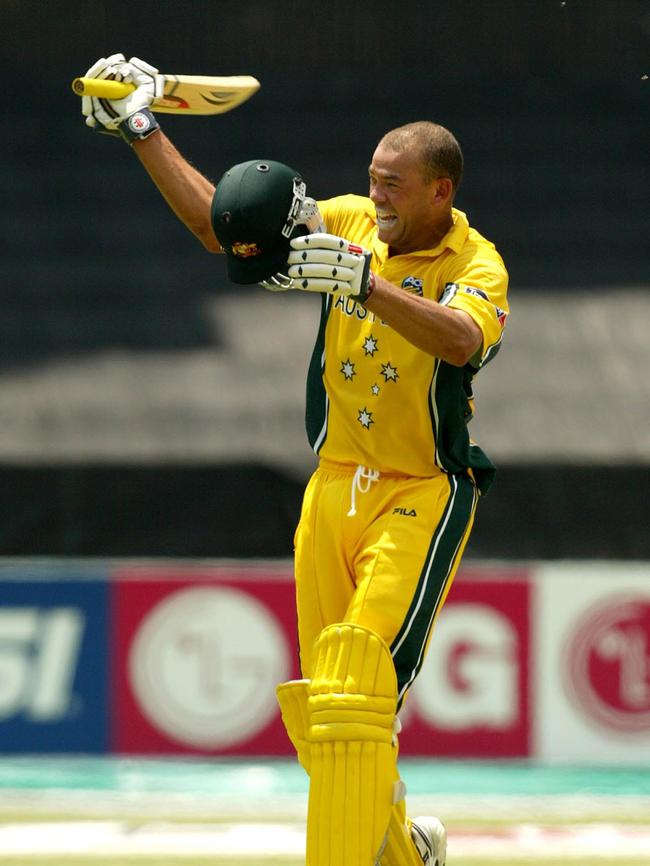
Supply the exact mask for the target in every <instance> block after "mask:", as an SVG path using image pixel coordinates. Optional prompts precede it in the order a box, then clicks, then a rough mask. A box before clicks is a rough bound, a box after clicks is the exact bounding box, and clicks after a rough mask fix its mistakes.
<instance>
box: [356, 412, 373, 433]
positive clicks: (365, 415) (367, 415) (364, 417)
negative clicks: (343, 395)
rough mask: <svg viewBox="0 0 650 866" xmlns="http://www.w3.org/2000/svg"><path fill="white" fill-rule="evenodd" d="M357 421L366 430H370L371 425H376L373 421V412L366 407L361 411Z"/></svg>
mask: <svg viewBox="0 0 650 866" xmlns="http://www.w3.org/2000/svg"><path fill="white" fill-rule="evenodd" d="M357 421H358V422H359V424H361V426H362V427H365V428H366V430H370V425H371V424H374V423H375V422H374V421H373V420H372V412H368V410H367V409H366V408H365V407H364V408H363V409H359V414H358V416H357Z"/></svg>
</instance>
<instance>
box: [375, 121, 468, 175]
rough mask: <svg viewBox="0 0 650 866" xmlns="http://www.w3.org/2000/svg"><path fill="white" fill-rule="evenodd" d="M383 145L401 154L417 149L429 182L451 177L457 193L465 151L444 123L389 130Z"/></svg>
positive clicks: (425, 123) (420, 124)
mask: <svg viewBox="0 0 650 866" xmlns="http://www.w3.org/2000/svg"><path fill="white" fill-rule="evenodd" d="M379 144H380V145H383V146H384V147H387V148H389V150H394V151H396V152H397V153H401V152H403V151H405V150H411V149H413V148H415V149H417V150H418V151H419V154H420V159H421V162H422V168H423V170H424V180H425V182H426V183H431V181H433V180H435V179H436V178H438V177H448V178H449V179H450V180H451V182H452V184H453V188H454V192H456V190H457V189H458V187H459V186H460V181H461V178H462V176H463V153H462V151H461V149H460V145H459V144H458V142H457V141H456V139H455V137H454V136H453V135H452V134H451V132H449V130H448V129H445V127H444V126H440V125H439V124H437V123H432V122H431V121H429V120H418V121H416V122H415V123H407V124H406V125H405V126H398V127H397V128H396V129H392V130H391V131H390V132H387V133H386V135H385V136H384V137H383V138H382V139H381V141H380V142H379Z"/></svg>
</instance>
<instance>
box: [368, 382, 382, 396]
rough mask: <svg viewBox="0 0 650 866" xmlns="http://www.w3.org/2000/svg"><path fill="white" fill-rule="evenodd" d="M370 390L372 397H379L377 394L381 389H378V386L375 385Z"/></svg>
mask: <svg viewBox="0 0 650 866" xmlns="http://www.w3.org/2000/svg"><path fill="white" fill-rule="evenodd" d="M370 390H371V391H372V395H373V397H379V392H380V391H381V388H380V387H379V385H377V384H375V385H373V386H372V388H371V389H370Z"/></svg>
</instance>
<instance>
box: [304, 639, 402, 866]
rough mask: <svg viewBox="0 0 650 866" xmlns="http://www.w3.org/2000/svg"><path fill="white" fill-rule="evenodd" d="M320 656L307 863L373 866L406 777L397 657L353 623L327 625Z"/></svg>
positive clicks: (313, 694)
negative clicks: (401, 761) (401, 764)
mask: <svg viewBox="0 0 650 866" xmlns="http://www.w3.org/2000/svg"><path fill="white" fill-rule="evenodd" d="M314 660H315V664H314V677H313V678H312V680H311V682H310V684H309V690H308V695H309V696H308V712H309V731H308V739H309V742H310V754H311V784H310V788H309V809H308V814H307V866H374V863H375V861H376V859H377V856H378V854H379V853H380V851H381V849H382V847H383V845H384V842H385V838H386V833H387V830H388V825H389V821H390V817H391V810H392V807H393V803H394V802H395V796H396V791H397V792H399V791H400V784H401V783H400V781H399V777H398V775H397V767H396V758H395V748H394V746H393V722H394V719H395V710H396V706H397V679H396V676H395V669H394V666H393V661H392V658H391V655H390V651H389V649H388V646H387V645H386V643H385V642H384V641H383V640H382V638H380V637H379V635H377V634H375V633H374V632H372V631H370V630H369V629H366V628H362V627H360V626H356V625H347V624H346V625H333V626H329V627H328V628H326V629H324V630H323V631H322V632H321V634H320V635H319V637H318V640H317V641H316V645H315V648H314ZM400 798H401V797H400Z"/></svg>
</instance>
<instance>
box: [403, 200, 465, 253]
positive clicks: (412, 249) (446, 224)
mask: <svg viewBox="0 0 650 866" xmlns="http://www.w3.org/2000/svg"><path fill="white" fill-rule="evenodd" d="M453 225H454V218H453V216H452V214H451V211H449V212H448V213H446V214H445V216H444V217H443V218H442V219H441V220H440V222H439V223H437V224H436V225H434V226H432V227H431V231H430V232H428V234H427V236H426V238H424V239H423V241H422V242H421V243H416V244H413V245H410V246H409V247H408V248H404V249H402V248H397V247H394V246H389V247H388V256H389V258H390V256H402V255H408V253H416V252H419V251H420V250H432V249H434V248H435V247H437V246H438V244H439V243H440V241H441V240H442V239H443V238H444V236H445V235H446V234H447V233H448V232H449V230H450V229H451V228H452V227H453Z"/></svg>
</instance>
